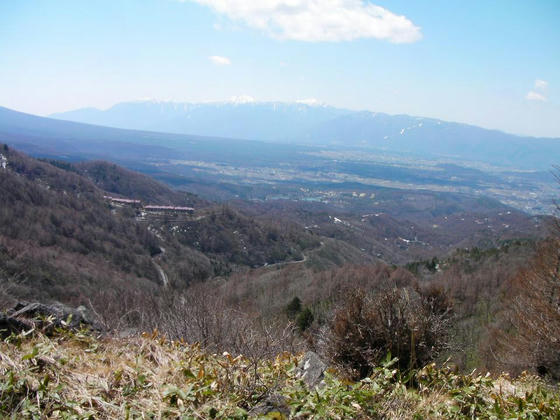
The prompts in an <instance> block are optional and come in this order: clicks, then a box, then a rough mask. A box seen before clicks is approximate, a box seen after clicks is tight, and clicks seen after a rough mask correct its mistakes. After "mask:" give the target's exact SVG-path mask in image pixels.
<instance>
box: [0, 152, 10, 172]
mask: <svg viewBox="0 0 560 420" xmlns="http://www.w3.org/2000/svg"><path fill="white" fill-rule="evenodd" d="M7 166H8V159H7V158H6V156H4V155H3V154H2V153H0V167H1V168H2V169H6V167H7Z"/></svg>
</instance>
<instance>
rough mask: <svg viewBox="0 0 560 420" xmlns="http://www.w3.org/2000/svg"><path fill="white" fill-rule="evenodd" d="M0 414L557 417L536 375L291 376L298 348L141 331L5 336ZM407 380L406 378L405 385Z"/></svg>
mask: <svg viewBox="0 0 560 420" xmlns="http://www.w3.org/2000/svg"><path fill="white" fill-rule="evenodd" d="M0 355H2V357H1V358H0V415H1V416H6V417H9V416H11V417H12V418H16V417H25V418H47V417H48V418H79V419H82V418H83V419H85V418H136V417H142V418H144V417H148V418H204V419H210V418H231V419H247V418H269V419H287V418H298V419H307V418H310V419H343V418H360V419H368V418H372V419H373V418H401V419H412V418H432V419H438V418H439V419H448V418H455V419H472V418H542V419H544V418H558V413H559V412H560V395H559V394H558V392H557V390H555V389H554V388H549V387H547V386H546V385H544V384H543V383H542V382H540V381H539V380H538V379H537V378H534V377H530V376H522V377H520V378H519V379H517V380H515V381H512V380H510V379H509V378H508V377H507V376H504V377H500V378H497V379H492V378H490V377H488V376H483V375H480V374H477V373H475V372H473V373H472V374H470V375H457V374H454V373H452V372H451V371H450V370H449V369H446V368H441V369H437V368H435V367H434V366H433V365H429V366H426V367H425V368H424V369H421V370H419V371H417V372H415V373H414V375H413V376H412V380H411V381H410V382H408V381H407V379H406V378H404V377H401V376H400V375H398V374H397V372H396V370H393V367H392V363H393V362H392V361H390V360H389V359H388V360H387V361H386V362H385V363H383V364H382V365H380V366H378V367H377V368H375V369H374V371H373V373H372V374H371V375H370V376H369V377H367V378H365V379H363V380H361V381H359V382H350V381H347V380H344V379H342V378H341V377H340V376H339V375H337V374H336V372H334V371H328V372H327V373H326V374H325V378H324V381H323V383H324V385H322V386H320V387H319V388H317V389H315V388H313V387H312V386H308V385H307V384H306V383H305V381H303V380H302V379H300V376H299V375H301V373H300V372H301V371H300V370H299V369H298V368H297V364H298V362H299V361H300V360H301V356H298V355H291V354H289V353H284V354H280V355H278V356H277V357H276V358H272V359H270V360H267V359H252V358H250V357H244V356H242V355H238V356H237V357H233V356H231V355H229V354H228V353H224V354H223V355H217V354H208V353H206V352H204V351H201V350H200V349H199V347H198V346H197V345H196V344H195V345H188V344H184V343H178V342H169V341H167V340H165V339H164V338H162V337H159V336H158V335H157V333H154V334H145V335H144V336H143V337H142V338H140V337H138V338H129V339H117V338H111V337H106V338H102V339H99V338H95V337H93V336H91V335H89V334H88V333H87V332H79V333H77V334H76V333H69V332H65V331H59V332H58V333H57V334H56V335H55V336H54V337H52V338H48V337H45V336H43V335H40V334H39V335H35V336H27V337H25V336H11V337H10V338H8V339H7V340H5V341H3V342H1V343H0ZM412 384H414V385H412Z"/></svg>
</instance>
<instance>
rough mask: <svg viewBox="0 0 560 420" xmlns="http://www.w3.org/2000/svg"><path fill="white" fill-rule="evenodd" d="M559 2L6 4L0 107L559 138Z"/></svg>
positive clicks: (36, 0)
mask: <svg viewBox="0 0 560 420" xmlns="http://www.w3.org/2000/svg"><path fill="white" fill-rule="evenodd" d="M558 22H560V1H559V0H532V1H526V0H523V1H521V0H493V1H488V0H480V1H479V0H469V1H464V0H461V1H459V0H424V1H413V2H411V1H405V0H402V1H389V0H387V1H384V0H95V1H92V0H88V1H86V0H1V1H0V106H5V107H8V108H12V109H16V110H19V111H23V112H28V113H33V114H38V115H49V114H51V113H55V112H62V111H68V110H73V109H77V108H84V107H96V108H101V109H105V108H108V107H110V106H112V105H113V104H115V103H118V102H124V101H131V100H140V99H145V98H150V99H158V100H172V101H178V102H203V101H204V102H205V101H223V100H229V99H231V98H243V99H244V100H257V101H285V102H292V101H306V102H309V103H314V102H317V103H326V104H329V105H332V106H336V107H341V108H349V109H358V110H360V109H367V110H371V111H377V112H386V113H390V114H410V115H417V116H425V117H433V118H440V119H443V120H448V121H458V122H464V123H469V124H475V125H479V126H482V127H487V128H495V129H500V130H503V131H507V132H510V133H515V134H522V135H533V136H550V137H560V24H558Z"/></svg>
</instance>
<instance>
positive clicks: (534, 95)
mask: <svg viewBox="0 0 560 420" xmlns="http://www.w3.org/2000/svg"><path fill="white" fill-rule="evenodd" d="M547 89H548V82H547V81H546V80H541V79H536V80H535V86H534V88H533V90H531V91H529V93H527V96H526V97H525V98H526V99H528V100H529V101H541V102H546V101H547V100H548V98H547V94H546V91H547Z"/></svg>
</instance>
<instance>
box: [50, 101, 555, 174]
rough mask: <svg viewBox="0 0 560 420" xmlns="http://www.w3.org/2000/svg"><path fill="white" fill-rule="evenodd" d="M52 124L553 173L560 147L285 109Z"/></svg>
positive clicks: (170, 111)
mask: <svg viewBox="0 0 560 420" xmlns="http://www.w3.org/2000/svg"><path fill="white" fill-rule="evenodd" d="M51 117H53V118H56V119H63V120H69V121H75V122H81V123H88V124H98V125H104V126H110V127H116V128H126V129H139V130H154V131H162V132H169V133H176V134H190V135H203V136H218V137H230V138H239V139H251V140H260V141H267V142H286V143H297V144H305V145H315V146H330V147H360V148H372V149H377V150H385V151H389V152H403V153H411V154H414V155H419V156H425V157H431V158H448V159H457V160H469V161H479V162H484V163H487V164H492V165H500V166H511V167H520V168H538V169H549V168H550V166H551V165H553V164H558V157H557V156H560V139H557V138H556V139H552V138H535V137H522V136H516V135H513V134H508V133H504V132H501V131H497V130H488V129H484V128H480V127H476V126H472V125H467V124H460V123H453V122H446V121H442V120H438V119H433V118H423V117H415V116H409V115H388V114H384V113H376V112H370V111H351V110H347V109H339V108H334V107H330V106H326V105H315V104H305V103H281V102H219V103H176V102H157V101H136V102H123V103H119V104H117V105H114V106H113V107H111V108H109V109H107V110H99V109H95V108H85V109H80V110H76V111H69V112H64V113H57V114H53V115H52V116H51Z"/></svg>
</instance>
